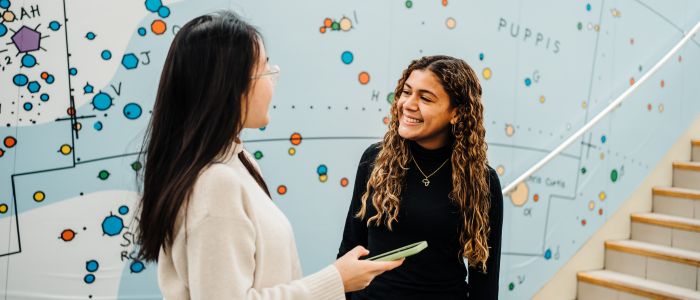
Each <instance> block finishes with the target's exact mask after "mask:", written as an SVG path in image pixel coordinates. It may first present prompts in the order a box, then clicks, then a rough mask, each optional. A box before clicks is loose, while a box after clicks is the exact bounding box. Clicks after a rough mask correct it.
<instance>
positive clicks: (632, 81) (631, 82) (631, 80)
mask: <svg viewBox="0 0 700 300" xmlns="http://www.w3.org/2000/svg"><path fill="white" fill-rule="evenodd" d="M633 84H634V77H632V78H630V85H633Z"/></svg>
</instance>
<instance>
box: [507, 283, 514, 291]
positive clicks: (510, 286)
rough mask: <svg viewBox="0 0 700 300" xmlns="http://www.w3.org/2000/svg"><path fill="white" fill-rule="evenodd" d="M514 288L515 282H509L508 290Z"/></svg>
mask: <svg viewBox="0 0 700 300" xmlns="http://www.w3.org/2000/svg"><path fill="white" fill-rule="evenodd" d="M513 289H515V283H512V282H511V283H510V284H508V290H510V291H512V290H513Z"/></svg>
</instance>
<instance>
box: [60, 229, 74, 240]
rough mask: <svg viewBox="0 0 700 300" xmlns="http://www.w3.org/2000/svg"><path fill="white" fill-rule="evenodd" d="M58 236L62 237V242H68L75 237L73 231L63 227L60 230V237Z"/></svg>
mask: <svg viewBox="0 0 700 300" xmlns="http://www.w3.org/2000/svg"><path fill="white" fill-rule="evenodd" d="M59 238H60V239H62V240H63V241H64V242H70V241H72V240H73V238H75V231H73V230H70V229H65V230H63V231H62V232H61V237H59Z"/></svg>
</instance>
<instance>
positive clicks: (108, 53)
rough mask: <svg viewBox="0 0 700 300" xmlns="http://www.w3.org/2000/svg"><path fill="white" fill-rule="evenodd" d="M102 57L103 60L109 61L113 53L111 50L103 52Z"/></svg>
mask: <svg viewBox="0 0 700 300" xmlns="http://www.w3.org/2000/svg"><path fill="white" fill-rule="evenodd" d="M101 56H102V59H104V60H109V59H111V58H112V52H110V51H109V50H103V51H102V54H101Z"/></svg>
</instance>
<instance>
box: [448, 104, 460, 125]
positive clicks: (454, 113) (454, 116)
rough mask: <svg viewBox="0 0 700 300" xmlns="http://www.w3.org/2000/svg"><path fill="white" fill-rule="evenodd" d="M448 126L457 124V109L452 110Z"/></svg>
mask: <svg viewBox="0 0 700 300" xmlns="http://www.w3.org/2000/svg"><path fill="white" fill-rule="evenodd" d="M450 115H451V117H450V124H451V125H455V124H457V121H459V117H458V116H457V108H456V107H455V108H452V113H450Z"/></svg>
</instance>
